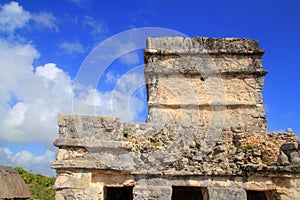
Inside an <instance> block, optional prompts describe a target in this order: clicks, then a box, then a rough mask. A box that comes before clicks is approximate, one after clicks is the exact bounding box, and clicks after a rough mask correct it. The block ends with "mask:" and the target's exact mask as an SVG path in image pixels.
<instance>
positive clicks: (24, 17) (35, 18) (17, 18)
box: [0, 1, 59, 34]
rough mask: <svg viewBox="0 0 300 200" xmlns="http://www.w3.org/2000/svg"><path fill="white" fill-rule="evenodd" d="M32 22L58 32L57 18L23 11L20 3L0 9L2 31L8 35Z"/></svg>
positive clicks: (11, 3)
mask: <svg viewBox="0 0 300 200" xmlns="http://www.w3.org/2000/svg"><path fill="white" fill-rule="evenodd" d="M30 21H32V22H34V23H36V24H37V25H39V26H44V27H47V28H50V29H53V30H54V31H58V30H59V29H58V26H57V25H56V18H55V17H54V16H53V15H52V14H51V13H47V12H41V13H31V12H28V11H26V10H24V9H23V7H22V6H21V5H19V3H18V2H14V1H12V2H10V3H8V4H4V5H3V6H1V7H0V31H1V32H5V33H8V34H11V33H13V32H14V31H15V30H16V29H20V28H22V27H24V26H25V25H26V24H27V23H29V22H30Z"/></svg>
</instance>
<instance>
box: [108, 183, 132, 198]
mask: <svg viewBox="0 0 300 200" xmlns="http://www.w3.org/2000/svg"><path fill="white" fill-rule="evenodd" d="M132 199H133V186H127V187H105V188H104V200H132Z"/></svg>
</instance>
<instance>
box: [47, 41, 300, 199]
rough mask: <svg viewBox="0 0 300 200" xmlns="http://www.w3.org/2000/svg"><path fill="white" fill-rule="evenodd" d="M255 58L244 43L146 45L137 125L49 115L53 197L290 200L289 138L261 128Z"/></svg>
mask: <svg viewBox="0 0 300 200" xmlns="http://www.w3.org/2000/svg"><path fill="white" fill-rule="evenodd" d="M262 54H263V51H262V50H260V49H259V48H258V43H257V41H253V40H248V39H235V38H231V39H211V38H199V37H196V38H192V39H190V38H180V37H175V38H168V37H166V38H155V39H153V38H152V39H148V41H147V49H146V50H145V63H146V66H145V78H146V85H147V92H148V106H149V115H148V120H147V123H128V122H122V121H121V120H119V119H117V118H114V117H96V116H76V115H59V116H58V125H59V138H58V139H56V140H55V141H54V145H55V146H56V147H58V152H57V155H56V161H54V162H53V163H52V167H53V168H54V169H55V170H56V172H57V180H56V183H55V187H56V191H57V193H56V199H57V200H64V199H68V200H72V199H82V200H83V199H89V200H90V199H99V200H102V199H104V200H107V199H109V198H108V197H107V195H112V194H113V195H115V196H118V195H119V193H122V192H123V193H126V194H128V195H129V196H128V197H127V198H128V199H135V200H140V199H162V200H167V199H171V198H172V196H174V195H177V197H181V198H183V199H185V198H192V196H193V195H196V196H197V195H198V196H199V195H200V196H201V198H202V199H204V200H211V199H226V200H227V199H232V200H240V199H241V200H243V199H244V200H246V199H249V200H251V199H257V198H260V196H261V195H263V196H264V199H267V200H271V199H276V200H280V199H281V200H285V199H300V190H299V188H300V187H299V185H300V145H299V140H298V138H297V137H296V135H295V133H293V131H292V130H291V129H289V130H287V131H286V132H284V133H272V132H267V131H266V120H265V112H264V108H263V102H262V94H261V91H262V88H263V77H264V75H265V74H266V72H264V71H263V70H262V65H261V56H262ZM186 189H188V190H189V192H187V191H185V190H186ZM187 193H189V194H190V195H191V196H190V197H185V196H184V195H183V194H187ZM130 195H131V196H130Z"/></svg>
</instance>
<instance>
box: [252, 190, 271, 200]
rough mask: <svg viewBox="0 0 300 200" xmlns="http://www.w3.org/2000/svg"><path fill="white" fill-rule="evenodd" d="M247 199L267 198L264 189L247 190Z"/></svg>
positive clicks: (262, 199)
mask: <svg viewBox="0 0 300 200" xmlns="http://www.w3.org/2000/svg"><path fill="white" fill-rule="evenodd" d="M247 200H267V197H266V193H265V192H264V191H253V190H247Z"/></svg>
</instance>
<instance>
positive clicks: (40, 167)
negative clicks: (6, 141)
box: [0, 148, 55, 176]
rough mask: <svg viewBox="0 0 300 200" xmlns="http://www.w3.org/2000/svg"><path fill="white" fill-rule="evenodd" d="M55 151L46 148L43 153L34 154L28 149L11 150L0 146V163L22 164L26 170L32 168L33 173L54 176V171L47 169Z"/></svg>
mask: <svg viewBox="0 0 300 200" xmlns="http://www.w3.org/2000/svg"><path fill="white" fill-rule="evenodd" d="M54 155H55V153H54V152H53V151H50V150H47V151H46V152H45V153H44V154H43V155H39V156H36V155H34V154H32V153H30V152H29V151H20V152H18V153H13V152H11V150H10V149H8V148H0V160H1V164H2V165H6V166H22V167H23V168H25V169H26V170H32V171H33V172H35V173H39V174H44V175H47V176H54V175H55V172H54V171H53V170H50V169H49V166H50V162H51V161H52V160H53V157H54Z"/></svg>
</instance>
